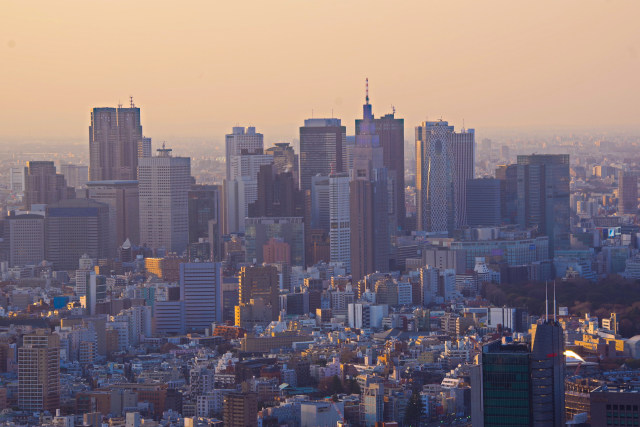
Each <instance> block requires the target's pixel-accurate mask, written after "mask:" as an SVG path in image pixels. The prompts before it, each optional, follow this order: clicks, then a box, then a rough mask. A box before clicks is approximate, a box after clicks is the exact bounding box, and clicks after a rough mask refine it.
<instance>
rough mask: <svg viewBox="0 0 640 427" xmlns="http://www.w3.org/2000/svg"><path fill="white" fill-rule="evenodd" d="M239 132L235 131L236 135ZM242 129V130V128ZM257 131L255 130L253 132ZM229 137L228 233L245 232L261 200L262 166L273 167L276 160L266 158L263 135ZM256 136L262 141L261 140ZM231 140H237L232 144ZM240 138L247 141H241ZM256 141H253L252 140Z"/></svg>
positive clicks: (227, 182) (267, 156)
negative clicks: (251, 212) (247, 220)
mask: <svg viewBox="0 0 640 427" xmlns="http://www.w3.org/2000/svg"><path fill="white" fill-rule="evenodd" d="M235 129H238V128H234V132H235ZM239 129H242V128H239ZM249 129H253V128H249ZM253 132H254V133H248V134H237V136H238V138H235V136H236V135H235V134H234V135H227V174H228V179H227V180H225V182H224V188H225V197H226V201H227V204H226V221H225V224H226V233H235V232H242V231H244V219H245V218H246V217H247V215H248V213H249V205H250V204H251V203H253V202H255V201H256V199H257V198H258V172H259V171H260V166H262V165H268V164H270V163H273V156H272V155H270V154H263V151H262V149H263V147H262V134H255V129H254V130H253ZM256 135H259V136H260V137H259V138H257V137H256ZM229 136H234V138H232V139H231V141H230V140H229V138H228V137H229ZM240 137H247V138H246V140H245V138H240ZM248 137H253V138H248Z"/></svg>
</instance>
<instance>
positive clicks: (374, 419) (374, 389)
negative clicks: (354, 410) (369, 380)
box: [363, 383, 384, 427]
mask: <svg viewBox="0 0 640 427" xmlns="http://www.w3.org/2000/svg"><path fill="white" fill-rule="evenodd" d="M363 400H364V402H363V404H364V425H365V426H366V427H374V426H375V425H377V424H378V423H380V422H381V421H382V420H383V419H384V385H383V384H382V383H374V384H371V385H369V386H367V387H365V389H364V393H363Z"/></svg>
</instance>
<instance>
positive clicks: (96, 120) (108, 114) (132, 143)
mask: <svg viewBox="0 0 640 427" xmlns="http://www.w3.org/2000/svg"><path fill="white" fill-rule="evenodd" d="M142 140H143V137H142V126H141V124H140V108H138V107H136V106H134V105H133V101H131V106H130V108H123V107H122V106H118V108H94V109H93V111H92V112H91V126H89V161H90V163H89V178H90V180H91V181H107V180H135V179H137V178H138V176H137V168H138V146H139V144H140V143H141V142H142Z"/></svg>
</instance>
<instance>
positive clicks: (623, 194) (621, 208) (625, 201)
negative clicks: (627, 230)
mask: <svg viewBox="0 0 640 427" xmlns="http://www.w3.org/2000/svg"><path fill="white" fill-rule="evenodd" d="M618 212H619V213H621V214H631V215H635V214H637V213H638V176H637V175H636V174H634V173H630V172H625V171H620V172H619V173H618Z"/></svg>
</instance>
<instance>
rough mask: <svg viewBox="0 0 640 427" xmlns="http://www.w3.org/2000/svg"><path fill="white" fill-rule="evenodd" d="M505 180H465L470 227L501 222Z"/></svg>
mask: <svg viewBox="0 0 640 427" xmlns="http://www.w3.org/2000/svg"><path fill="white" fill-rule="evenodd" d="M504 184H505V182H504V181H502V180H499V179H493V178H479V179H470V180H469V181H467V224H468V225H469V226H471V227H477V226H481V225H485V226H486V225H500V224H502V218H503V216H504V215H503V212H504V202H505V200H504Z"/></svg>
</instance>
